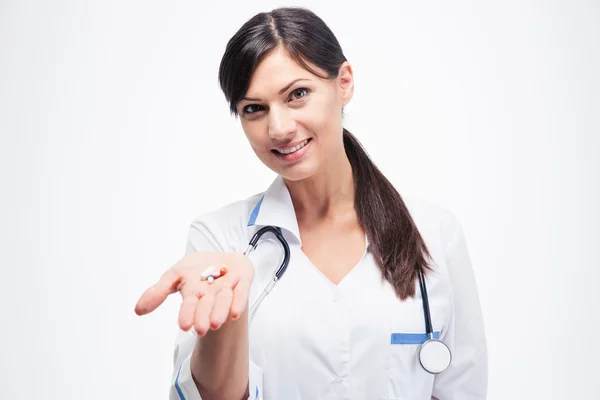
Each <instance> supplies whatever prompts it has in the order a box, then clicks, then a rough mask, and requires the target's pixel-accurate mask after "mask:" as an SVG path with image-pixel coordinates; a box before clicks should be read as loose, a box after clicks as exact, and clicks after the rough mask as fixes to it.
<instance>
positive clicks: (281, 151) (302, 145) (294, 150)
mask: <svg viewBox="0 0 600 400" xmlns="http://www.w3.org/2000/svg"><path fill="white" fill-rule="evenodd" d="M307 143H308V139H306V140H305V141H304V142H302V143H300V144H299V145H298V146H295V147H292V148H290V149H286V150H278V149H277V152H278V153H280V154H292V153H295V152H297V151H298V150H300V149H301V148H303V147H304V146H306V144H307Z"/></svg>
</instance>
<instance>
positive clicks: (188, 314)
mask: <svg viewBox="0 0 600 400" xmlns="http://www.w3.org/2000/svg"><path fill="white" fill-rule="evenodd" d="M198 301H199V299H198V296H197V295H195V294H188V295H186V296H184V297H183V301H182V302H181V307H180V309H179V327H180V328H181V329H182V330H184V331H186V332H187V331H188V330H189V329H190V328H191V327H192V325H194V315H195V314H196V307H197V305H198Z"/></svg>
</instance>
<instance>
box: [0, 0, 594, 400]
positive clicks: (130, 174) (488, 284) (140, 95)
mask: <svg viewBox="0 0 600 400" xmlns="http://www.w3.org/2000/svg"><path fill="white" fill-rule="evenodd" d="M0 4H1V7H0V85H1V86H0V132H1V142H0V162H1V163H2V164H1V165H0V166H1V168H0V177H1V181H0V182H1V186H0V187H1V190H2V192H1V194H2V195H1V196H0V202H1V203H0V206H1V208H0V213H1V216H2V219H1V224H0V232H1V237H0V239H1V242H0V243H1V244H0V246H1V247H0V248H1V251H0V266H1V268H2V274H1V278H0V296H1V299H0V307H1V309H0V316H1V321H2V326H1V331H0V337H1V341H0V368H1V374H0V398H2V399H34V398H44V399H80V398H84V399H165V398H166V397H167V392H168V385H169V382H170V379H171V363H172V351H173V344H174V340H175V334H176V330H177V313H178V308H179V297H178V296H177V297H175V296H172V298H170V299H169V300H168V301H167V302H166V303H165V304H164V306H163V307H161V308H159V309H158V310H157V311H156V312H155V313H152V314H150V315H148V316H145V317H138V316H136V315H135V314H134V312H133V308H134V304H135V302H136V301H137V299H138V297H139V295H140V294H141V293H142V292H143V290H144V289H145V288H146V287H147V286H149V285H150V284H152V283H154V282H155V281H156V280H157V279H158V278H159V276H160V274H162V272H163V271H164V270H165V269H166V268H168V267H169V266H170V265H171V264H172V263H174V262H176V261H177V260H178V259H179V258H180V257H181V256H182V255H183V253H184V249H185V242H186V235H187V228H188V225H189V223H190V222H191V220H192V219H193V218H194V217H195V216H196V215H198V214H200V213H203V212H206V211H209V210H212V209H214V208H216V207H220V206H222V205H225V204H227V203H229V202H231V201H234V200H238V199H241V198H246V197H248V196H250V195H252V194H254V193H258V192H261V191H263V190H264V189H266V187H267V186H268V184H269V183H270V182H271V180H272V179H273V178H274V175H273V173H272V172H271V171H270V170H268V169H267V168H266V167H265V166H263V165H262V164H261V163H260V161H259V160H258V159H257V158H256V156H255V155H254V153H253V152H252V150H251V148H250V146H249V145H248V143H247V141H246V138H245V136H244V134H243V132H242V130H241V127H240V126H239V122H238V121H236V120H235V119H233V118H232V117H230V115H229V112H228V106H227V104H226V103H225V100H224V96H223V94H222V93H221V92H220V90H219V87H218V84H217V68H218V65H219V62H220V58H221V56H222V54H223V51H224V49H225V45H226V43H227V41H228V40H229V38H230V37H231V36H232V35H233V34H234V33H235V31H236V30H237V29H238V28H239V27H240V26H241V25H242V24H243V23H244V22H245V21H246V20H247V19H249V18H250V17H251V16H253V15H254V14H255V13H257V12H260V11H269V10H271V9H272V8H274V7H276V6H281V5H288V4H285V3H277V2H270V1H247V2H241V1H238V2H232V1H222V2H217V3H215V4H211V5H207V4H206V3H205V2H201V1H177V2H176V1H169V2H167V1H162V2H158V1H133V0H130V1H123V0H120V1H102V2H100V1H98V2H95V3H94V2H92V1H85V2H84V1H74V0H73V1H70V2H69V1H55V2H43V1H16V0H13V1H7V0H2V2H1V3H0ZM295 5H304V6H308V7H309V8H311V9H312V10H313V11H315V12H316V13H317V14H318V15H319V16H321V17H322V18H323V19H324V20H325V21H326V23H327V24H328V25H329V26H330V27H331V28H332V30H333V31H334V33H335V34H336V35H337V37H338V39H339V40H340V42H341V44H342V47H343V48H344V51H345V54H346V56H347V58H348V59H349V61H350V62H351V64H352V65H353V67H354V72H355V79H356V92H355V97H354V99H353V100H352V102H351V103H350V105H349V106H348V107H347V108H346V114H347V118H346V127H347V128H349V129H350V130H351V131H352V132H353V133H355V135H356V136H357V137H358V138H359V140H361V141H362V142H363V144H364V145H365V147H366V149H367V151H368V152H369V153H370V154H371V156H372V157H373V159H374V161H375V162H376V163H377V164H378V165H379V166H380V168H381V169H382V170H383V172H384V173H385V174H386V175H387V176H389V177H390V178H391V179H392V180H393V181H395V182H397V183H398V185H399V189H400V190H401V192H403V193H406V194H412V195H416V196H420V197H422V198H425V199H427V200H430V201H433V202H435V203H437V204H439V205H441V206H443V207H445V208H447V209H449V210H451V211H452V212H454V213H455V214H456V215H457V216H458V217H459V219H460V220H461V222H462V223H463V226H464V229H465V233H466V236H467V242H468V245H469V251H470V254H471V257H472V261H473V265H474V269H475V274H476V278H477V282H478V285H479V290H480V296H481V303H482V307H483V312H484V317H485V324H486V332H487V337H488V342H489V365H490V370H489V372H490V379H489V399H491V400H505V399H511V400H517V399H567V398H568V399H584V398H585V399H591V398H594V399H598V398H600V383H599V382H600V380H599V379H598V377H597V372H598V363H597V359H598V358H599V357H600V345H599V344H598V340H597V338H596V336H597V334H598V328H599V327H600V326H599V324H598V323H599V321H600V311H598V306H600V301H599V297H600V296H599V294H598V292H599V290H598V278H600V274H599V273H598V268H599V267H600V263H599V262H598V259H597V257H596V254H595V253H594V251H593V250H594V247H596V248H597V246H598V244H599V242H600V240H599V236H600V235H599V234H598V231H597V227H598V224H599V223H600V218H599V214H600V213H599V211H598V206H597V205H598V204H600V196H599V190H598V189H599V188H598V186H599V182H600V177H599V175H600V174H599V171H600V163H599V161H598V158H597V156H596V154H597V151H598V145H599V144H600V143H599V140H598V138H597V136H598V134H599V133H600V122H599V115H600V78H599V71H600V50H599V49H600V5H599V3H598V2H593V1H571V2H569V1H566V0H565V1H539V2H532V1H517V0H514V1H510V2H506V1H502V2H499V1H497V2H491V1H489V2H481V1H472V2H470V1H466V0H460V1H453V2H445V1H439V2H435V3H424V2H414V1H411V2H407V1H403V2H387V1H386V2H376V1H369V2H368V6H366V5H365V4H362V3H358V2H357V3H354V5H350V3H348V2H335V3H334V2H325V1H311V2H309V1H305V2H298V3H295Z"/></svg>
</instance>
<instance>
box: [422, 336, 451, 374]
mask: <svg viewBox="0 0 600 400" xmlns="http://www.w3.org/2000/svg"><path fill="white" fill-rule="evenodd" d="M451 361H452V355H451V353H450V349H449V348H448V346H446V344H445V343H444V342H442V341H441V340H437V339H429V340H427V341H426V342H425V343H423V344H422V345H421V348H420V349H419V362H420V363H421V366H422V367H423V369H425V371H427V372H429V373H430V374H439V373H440V372H444V371H445V370H446V369H447V368H448V367H449V366H450V362H451Z"/></svg>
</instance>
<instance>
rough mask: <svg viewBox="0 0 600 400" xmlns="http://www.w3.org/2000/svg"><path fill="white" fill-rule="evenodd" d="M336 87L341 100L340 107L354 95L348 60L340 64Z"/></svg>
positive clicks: (352, 78) (352, 77)
mask: <svg viewBox="0 0 600 400" xmlns="http://www.w3.org/2000/svg"><path fill="white" fill-rule="evenodd" d="M337 82H338V87H339V89H340V95H341V100H342V107H343V106H345V105H346V104H348V103H349V102H350V100H351V99H352V96H353V95H354V75H353V72H352V67H351V66H350V63H349V62H348V61H344V62H343V63H342V65H340V69H339V70H338V77H337Z"/></svg>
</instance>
